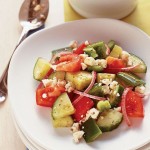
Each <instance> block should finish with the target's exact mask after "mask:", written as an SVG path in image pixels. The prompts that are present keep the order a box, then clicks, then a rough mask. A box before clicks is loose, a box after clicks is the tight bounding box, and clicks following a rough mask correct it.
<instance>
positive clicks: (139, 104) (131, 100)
mask: <svg viewBox="0 0 150 150" xmlns="http://www.w3.org/2000/svg"><path fill="white" fill-rule="evenodd" d="M126 112H127V115H128V116H129V117H144V109H143V101H142V97H141V96H140V95H139V94H137V93H136V92H134V91H132V90H130V91H129V92H128V93H127V96H126Z"/></svg>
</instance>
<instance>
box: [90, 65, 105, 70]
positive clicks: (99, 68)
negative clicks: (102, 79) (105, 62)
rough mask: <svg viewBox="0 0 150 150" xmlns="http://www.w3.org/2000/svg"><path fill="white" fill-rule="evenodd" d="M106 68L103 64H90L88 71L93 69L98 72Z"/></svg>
mask: <svg viewBox="0 0 150 150" xmlns="http://www.w3.org/2000/svg"><path fill="white" fill-rule="evenodd" d="M103 70H104V68H103V67H101V66H98V65H97V66H88V67H87V71H89V72H92V71H96V72H102V71H103Z"/></svg>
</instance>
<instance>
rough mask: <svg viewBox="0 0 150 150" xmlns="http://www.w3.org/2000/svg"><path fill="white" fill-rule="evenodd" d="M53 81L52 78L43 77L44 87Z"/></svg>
mask: <svg viewBox="0 0 150 150" xmlns="http://www.w3.org/2000/svg"><path fill="white" fill-rule="evenodd" d="M52 82H53V81H52V80H51V79H43V80H42V83H43V85H44V87H47V86H49V85H51V84H52Z"/></svg>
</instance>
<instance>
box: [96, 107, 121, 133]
mask: <svg viewBox="0 0 150 150" xmlns="http://www.w3.org/2000/svg"><path fill="white" fill-rule="evenodd" d="M122 119H123V116H122V113H120V112H118V111H116V110H113V109H109V110H106V111H104V112H102V113H101V114H100V116H99V118H98V120H97V124H98V126H99V128H100V129H101V131H102V132H108V131H112V130H114V129H116V128H117V127H118V126H119V125H120V123H121V122H122Z"/></svg>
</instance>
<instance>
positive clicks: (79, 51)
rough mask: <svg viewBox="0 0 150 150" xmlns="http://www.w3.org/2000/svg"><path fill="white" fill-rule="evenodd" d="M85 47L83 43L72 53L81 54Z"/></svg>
mask: <svg viewBox="0 0 150 150" xmlns="http://www.w3.org/2000/svg"><path fill="white" fill-rule="evenodd" d="M85 47H86V45H85V43H82V44H81V45H80V46H79V47H78V48H77V49H76V50H74V51H73V53H74V54H78V55H79V54H83V53H84V51H83V49H84V48H85Z"/></svg>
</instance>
